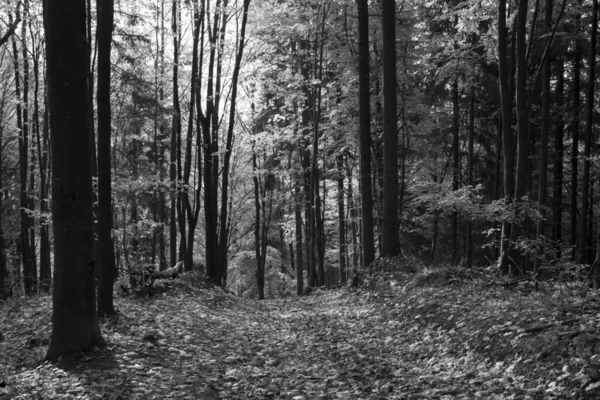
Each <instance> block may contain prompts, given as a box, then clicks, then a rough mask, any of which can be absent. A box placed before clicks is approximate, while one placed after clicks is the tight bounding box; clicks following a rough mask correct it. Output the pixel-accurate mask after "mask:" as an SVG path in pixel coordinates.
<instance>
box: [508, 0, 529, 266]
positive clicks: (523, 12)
mask: <svg viewBox="0 0 600 400" xmlns="http://www.w3.org/2000/svg"><path fill="white" fill-rule="evenodd" d="M527 6H528V1H527V0H521V1H519V5H518V16H517V31H516V65H517V72H516V88H515V89H516V110H517V166H516V174H515V191H514V200H515V201H516V202H517V203H518V202H520V201H521V198H522V197H523V196H524V195H525V188H526V182H527V179H528V171H529V159H528V156H529V106H528V101H527V57H526V56H527V54H526V52H527V40H526V39H527V38H526V36H527V11H528V8H527ZM521 219H522V216H521V215H519V212H516V215H515V222H513V223H512V226H511V232H510V239H511V242H513V243H514V242H515V241H516V240H517V239H518V237H519V235H520V231H521V224H522V221H520V220H521ZM513 255H514V253H513ZM514 259H515V257H513V260H514ZM514 267H515V268H517V269H519V268H520V266H519V265H514Z"/></svg>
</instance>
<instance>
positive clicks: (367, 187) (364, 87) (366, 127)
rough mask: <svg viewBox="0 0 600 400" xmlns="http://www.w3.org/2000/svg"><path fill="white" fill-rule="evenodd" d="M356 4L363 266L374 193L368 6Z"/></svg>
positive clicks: (371, 251)
mask: <svg viewBox="0 0 600 400" xmlns="http://www.w3.org/2000/svg"><path fill="white" fill-rule="evenodd" d="M356 4H357V7H358V75H359V109H360V111H359V114H360V115H359V121H360V122H359V124H360V128H359V148H360V193H361V215H362V223H361V224H362V249H363V253H362V255H363V257H362V258H363V266H365V267H366V266H368V265H369V264H371V263H372V262H373V260H375V245H374V240H373V194H372V192H371V104H370V103H371V100H370V95H369V92H370V90H371V88H370V83H369V82H370V77H369V75H370V70H369V6H368V3H367V2H366V1H361V0H357V2H356Z"/></svg>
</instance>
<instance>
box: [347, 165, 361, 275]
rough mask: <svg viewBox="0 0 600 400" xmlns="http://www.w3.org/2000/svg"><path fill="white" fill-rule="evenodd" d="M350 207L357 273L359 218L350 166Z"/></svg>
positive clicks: (353, 252)
mask: <svg viewBox="0 0 600 400" xmlns="http://www.w3.org/2000/svg"><path fill="white" fill-rule="evenodd" d="M348 170H349V171H348V190H347V192H348V209H349V214H350V232H351V234H350V237H351V240H352V275H354V274H356V269H357V268H358V262H359V260H358V253H359V250H358V241H357V236H358V229H357V226H356V225H357V222H356V221H357V218H358V216H357V215H356V214H357V213H356V204H355V203H354V188H353V187H352V186H353V185H352V171H351V170H350V168H348Z"/></svg>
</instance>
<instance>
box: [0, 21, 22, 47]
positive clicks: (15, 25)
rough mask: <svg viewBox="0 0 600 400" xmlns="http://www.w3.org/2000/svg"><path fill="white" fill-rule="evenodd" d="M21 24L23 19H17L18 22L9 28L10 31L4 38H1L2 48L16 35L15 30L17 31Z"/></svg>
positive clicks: (0, 44)
mask: <svg viewBox="0 0 600 400" xmlns="http://www.w3.org/2000/svg"><path fill="white" fill-rule="evenodd" d="M19 22H21V18H17V20H16V21H15V22H14V23H13V24H12V25H10V26H9V27H8V30H7V31H6V33H5V34H4V35H3V36H2V37H0V46H2V45H3V44H4V43H6V42H8V38H10V36H11V35H12V34H13V33H15V30H16V29H17V26H18V25H19Z"/></svg>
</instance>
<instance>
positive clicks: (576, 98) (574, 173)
mask: <svg viewBox="0 0 600 400" xmlns="http://www.w3.org/2000/svg"><path fill="white" fill-rule="evenodd" d="M576 24H577V34H579V20H578V19H576ZM573 56H574V59H573V78H572V79H573V81H572V82H573V83H572V85H573V86H572V87H573V89H572V90H573V100H572V101H573V121H572V123H571V137H572V145H571V205H570V211H571V221H570V223H571V225H570V227H571V243H570V245H571V259H572V260H573V261H575V260H577V257H578V254H579V252H580V251H581V249H578V248H577V210H578V207H577V191H578V157H579V118H580V115H581V110H580V103H581V93H580V90H581V88H580V79H581V41H580V40H579V38H578V37H577V36H576V38H575V52H574V54H573Z"/></svg>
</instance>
